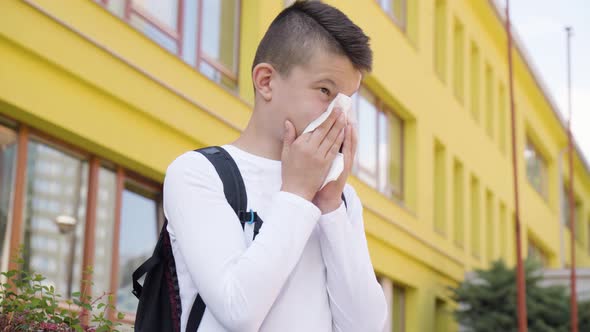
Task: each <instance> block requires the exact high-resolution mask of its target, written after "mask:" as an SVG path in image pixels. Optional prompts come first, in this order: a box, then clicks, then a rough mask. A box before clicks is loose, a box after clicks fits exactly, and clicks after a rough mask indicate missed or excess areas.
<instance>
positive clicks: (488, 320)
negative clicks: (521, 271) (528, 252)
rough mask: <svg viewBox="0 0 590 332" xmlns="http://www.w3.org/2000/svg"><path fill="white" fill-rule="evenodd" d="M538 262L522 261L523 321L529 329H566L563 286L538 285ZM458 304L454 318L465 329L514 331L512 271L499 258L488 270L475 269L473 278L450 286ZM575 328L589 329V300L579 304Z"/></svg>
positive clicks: (567, 316)
mask: <svg viewBox="0 0 590 332" xmlns="http://www.w3.org/2000/svg"><path fill="white" fill-rule="evenodd" d="M541 279H542V273H541V267H540V265H539V264H538V263H537V262H535V261H532V260H527V261H526V262H525V281H526V302H527V320H528V327H529V331H535V332H545V331H547V332H560V331H564V332H565V331H569V329H570V328H569V326H570V309H569V295H568V293H567V290H566V289H565V287H562V286H549V287H542V286H540V284H539V282H540V281H541ZM452 292H453V298H454V300H455V301H456V302H457V303H458V304H459V305H458V306H457V309H456V310H455V317H456V318H457V321H458V322H459V324H461V325H462V326H464V327H465V328H466V329H467V331H473V332H488V331H489V332H492V331H517V329H518V321H517V314H516V313H517V304H516V270H515V269H509V268H508V267H506V265H505V264H504V262H503V261H496V262H494V263H493V264H492V265H491V267H490V268H489V269H488V270H476V271H475V275H474V277H473V278H470V279H469V280H466V281H464V282H462V283H461V284H459V286H458V287H457V288H454V289H452ZM578 311H579V314H580V317H579V330H580V331H590V302H585V303H580V305H579V310H578Z"/></svg>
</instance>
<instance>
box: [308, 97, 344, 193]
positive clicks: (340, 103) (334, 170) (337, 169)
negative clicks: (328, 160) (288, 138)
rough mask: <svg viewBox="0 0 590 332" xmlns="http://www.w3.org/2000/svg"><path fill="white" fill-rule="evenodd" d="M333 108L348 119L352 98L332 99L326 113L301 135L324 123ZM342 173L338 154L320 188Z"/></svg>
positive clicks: (342, 158) (342, 167) (340, 154)
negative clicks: (338, 109)
mask: <svg viewBox="0 0 590 332" xmlns="http://www.w3.org/2000/svg"><path fill="white" fill-rule="evenodd" d="M335 106H337V107H339V108H340V109H341V110H342V113H344V116H345V117H348V116H350V115H351V114H350V112H351V109H352V98H350V97H349V96H347V95H344V94H341V93H339V94H338V95H337V96H336V98H334V100H332V102H331V103H330V105H328V108H327V109H326V111H325V112H324V113H322V114H321V115H320V116H319V117H318V118H317V119H315V120H313V121H312V122H311V123H310V124H309V125H308V126H307V127H306V128H305V130H304V131H303V134H305V133H308V132H311V131H313V130H315V129H316V128H317V127H319V126H320V125H321V124H322V123H323V122H324V121H326V119H327V118H328V116H330V114H331V113H332V109H333V108H334V107H335ZM342 171H344V155H343V154H342V153H340V152H338V155H337V156H336V158H335V159H334V161H333V162H332V166H331V167H330V171H328V175H327V176H326V179H325V180H324V184H322V187H321V188H324V186H325V185H326V184H328V182H330V181H335V180H336V179H338V177H339V176H340V174H342ZM321 188H320V189H321Z"/></svg>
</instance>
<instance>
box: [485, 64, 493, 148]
mask: <svg viewBox="0 0 590 332" xmlns="http://www.w3.org/2000/svg"><path fill="white" fill-rule="evenodd" d="M492 75H493V74H492V67H491V66H490V64H486V71H485V89H486V90H485V91H486V100H485V103H486V132H487V134H488V136H490V137H491V138H493V137H494V86H493V77H492Z"/></svg>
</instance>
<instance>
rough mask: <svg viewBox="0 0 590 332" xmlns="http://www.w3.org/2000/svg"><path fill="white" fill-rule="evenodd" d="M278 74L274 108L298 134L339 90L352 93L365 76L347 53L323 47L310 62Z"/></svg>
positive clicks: (346, 93)
mask: <svg viewBox="0 0 590 332" xmlns="http://www.w3.org/2000/svg"><path fill="white" fill-rule="evenodd" d="M277 76H278V77H277V79H276V80H275V86H274V87H273V92H272V103H273V104H274V105H273V108H274V110H275V111H276V112H278V113H280V114H281V115H280V117H281V118H282V119H280V120H281V121H282V122H281V124H282V123H283V122H284V121H285V120H289V121H291V122H292V123H293V125H294V126H295V129H296V130H297V136H299V135H301V133H302V132H303V130H304V129H305V127H307V125H308V124H309V123H311V121H313V120H315V119H316V118H317V117H318V116H320V114H322V113H323V112H324V111H325V110H326V108H327V107H328V105H329V104H330V102H332V100H333V99H334V98H335V97H336V95H337V94H338V93H342V94H345V95H347V96H352V95H353V94H354V93H355V92H356V91H357V90H358V89H359V86H360V83H361V78H362V75H361V72H360V71H359V70H357V69H355V68H354V67H353V65H352V63H351V62H350V60H349V59H348V58H347V57H346V56H344V55H337V54H334V53H329V52H326V51H323V50H317V51H315V52H314V54H313V55H312V56H311V58H310V61H309V62H308V63H307V64H305V65H299V66H295V67H293V68H292V69H291V72H290V73H289V75H288V76H287V77H281V76H280V75H277ZM280 128H282V127H280ZM281 135H282V133H281Z"/></svg>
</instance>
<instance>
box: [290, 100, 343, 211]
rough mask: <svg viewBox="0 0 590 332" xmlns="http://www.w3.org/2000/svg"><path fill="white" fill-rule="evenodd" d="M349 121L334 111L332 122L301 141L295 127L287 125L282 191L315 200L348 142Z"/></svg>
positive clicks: (329, 118)
mask: <svg viewBox="0 0 590 332" xmlns="http://www.w3.org/2000/svg"><path fill="white" fill-rule="evenodd" d="M345 126H346V119H345V116H344V114H342V111H341V110H339V109H334V112H332V113H331V114H330V116H329V117H328V119H326V121H324V123H322V124H321V125H320V126H319V127H318V128H316V129H315V130H314V131H313V132H311V133H306V134H303V135H301V136H299V137H297V138H295V137H296V132H295V127H294V126H293V124H292V123H291V122H290V121H288V120H287V121H286V122H285V134H284V139H283V152H282V155H281V161H282V180H283V186H282V188H281V190H282V191H286V192H290V193H293V194H296V195H299V196H301V197H303V198H305V199H307V200H308V201H311V200H312V199H313V198H314V196H315V195H316V193H317V191H318V189H319V188H320V186H321V185H322V184H323V183H324V179H325V178H326V175H327V174H328V171H329V169H330V166H331V164H332V161H333V160H334V158H335V157H336V155H337V154H338V150H339V148H340V145H341V144H342V142H343V141H344V136H345V133H344V128H345Z"/></svg>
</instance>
